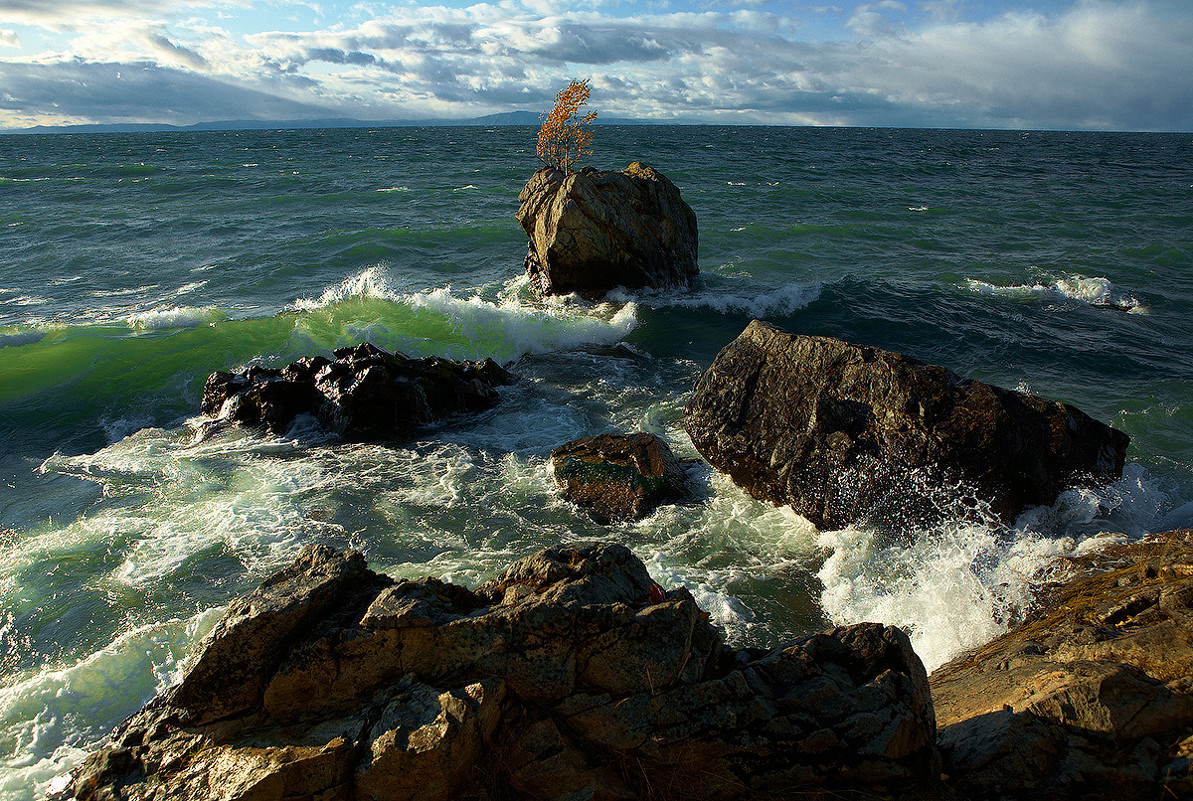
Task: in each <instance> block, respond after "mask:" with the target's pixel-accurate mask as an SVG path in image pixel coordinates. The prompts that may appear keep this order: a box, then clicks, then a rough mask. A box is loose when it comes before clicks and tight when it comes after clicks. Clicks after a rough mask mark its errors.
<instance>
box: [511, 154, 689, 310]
mask: <svg viewBox="0 0 1193 801" xmlns="http://www.w3.org/2000/svg"><path fill="white" fill-rule="evenodd" d="M518 200H519V202H520V204H521V205H520V206H519V208H518V213H517V218H518V222H519V223H520V224H521V225H522V228H523V229H524V230H525V231H526V234H527V235H528V236H529V237H530V245H529V248H528V251H527V254H526V271H527V273H528V274H529V275H530V279H531V286H532V287H533V289H534V291H535V292H537V293H538V294H540V295H567V294H570V293H572V292H579V293H581V294H584V295H597V296H599V295H603V294H604V293H605V292H606V291H608V290H610V289H614V288H616V287H619V286H623V287H628V288H631V289H636V288H640V287H654V288H667V287H678V286H687V285H688V284H689V283H690V282H691V279H692V277H693V276H695V275H696V274H697V273H698V272H699V270H698V268H697V266H696V254H697V242H698V235H697V230H696V215H695V213H693V212H692V209H691V207H690V206H688V204H687V203H685V202H684V201H683V199H682V198H681V197H680V195H679V190H678V189H677V188H676V187H675V184H673V183H671V181H670V180H668V179H667V177H666V176H664V175H663V174H662V173H660V172H658V171H657V170H655V169H653V168H652V167H648V166H645V165H643V164H639V163H638V162H634V163H633V164H630V165H629V166H628V167H626V169H625V170H624V171H622V172H616V171H607V172H602V171H598V170H595V169H593V168H592V167H586V168H584V169H583V170H581V171H580V172H576V173H565V172H563V171H562V170H559V169H555V168H553V167H547V168H544V169H542V170H539V171H538V172H536V173H535V174H534V175H533V176H532V177H531V178H530V180H529V181H528V182H527V184H526V186H525V188H524V189H523V190H522V193H521V194H520V195H519V196H518Z"/></svg>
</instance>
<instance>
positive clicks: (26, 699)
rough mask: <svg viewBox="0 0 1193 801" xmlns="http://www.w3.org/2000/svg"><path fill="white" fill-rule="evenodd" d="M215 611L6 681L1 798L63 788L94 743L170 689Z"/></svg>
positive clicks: (0, 695)
mask: <svg viewBox="0 0 1193 801" xmlns="http://www.w3.org/2000/svg"><path fill="white" fill-rule="evenodd" d="M222 612H223V610H222V609H221V608H218V607H215V608H211V609H206V610H203V611H201V612H199V613H197V614H196V615H194V616H193V617H191V618H189V619H186V620H178V619H171V620H165V621H163V622H159V623H152V624H148V625H144V626H138V627H135V628H132V629H130V630H128V631H124V632H122V633H120V634H119V635H118V636H116V637H115V638H114V639H113V640H112V641H111V642H110V643H109V644H107V645H106V646H104V647H102V648H100V649H99V650H97V651H95V652H94V653H91V654H89V655H88V656H86V657H84V658H82V659H79V660H78V661H76V662H74V663H73V664H70V665H67V666H65V667H61V668H57V669H54V668H49V667H47V668H43V669H41V670H38V671H35V672H32V673H31V674H30V675H28V677H26V678H24V679H22V680H17V681H11V680H8V681H6V682H5V686H4V687H2V688H0V753H3V754H5V756H4V757H3V759H2V762H0V764H3V766H4V771H3V772H2V773H0V795H2V796H3V797H4V798H6V799H9V801H33V799H40V798H43V797H45V795H46V794H47V793H51V792H55V791H59V790H62V789H64V788H65V784H66V781H67V779H68V778H69V772H70V770H71V769H73V768H74V767H76V766H78V765H79V764H80V763H81V762H82V761H83V758H84V757H85V756H86V755H87V753H88V751H89V750H90V749H91V748H93V747H94V745H95V744H96V743H97V742H98V741H99V740H100V738H102V737H103V736H104V735H106V734H107V733H108V732H109V731H110V730H111V729H113V728H114V727H115V726H116V725H117V724H119V723H120V722H121V721H122V720H124V719H125V718H127V717H128V716H129V715H132V714H133V713H134V712H136V711H137V710H138V709H140V708H141V707H142V706H143V705H144V704H145V703H146V702H147V701H149V700H150V699H151V698H153V696H154V695H156V694H157V693H159V692H161V691H163V690H165V689H166V688H167V687H170V686H171V685H173V684H175V683H177V681H178V680H179V679H180V678H181V675H182V673H181V671H182V669H183V667H184V666H185V664H186V660H187V657H188V656H189V655H190V653H191V652H192V651H193V650H194V647H195V645H196V644H197V643H198V642H199V640H201V639H202V637H203V636H204V635H205V634H206V633H207V632H208V631H210V630H211V628H212V627H213V626H214V625H215V623H216V621H217V620H218V619H219V617H220V615H221V614H222ZM10 679H11V677H10Z"/></svg>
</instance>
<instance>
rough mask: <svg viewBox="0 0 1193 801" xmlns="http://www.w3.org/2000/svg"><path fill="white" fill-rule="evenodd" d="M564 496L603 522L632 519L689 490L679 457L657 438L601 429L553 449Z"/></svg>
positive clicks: (681, 495) (639, 433) (643, 434)
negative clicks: (597, 432)
mask: <svg viewBox="0 0 1193 801" xmlns="http://www.w3.org/2000/svg"><path fill="white" fill-rule="evenodd" d="M551 464H552V466H553V468H554V470H555V481H556V482H557V483H558V484H559V486H560V488H561V489H562V490H563V494H564V496H565V497H566V498H567V499H568V500H570V501H572V502H573V503H575V504H576V505H577V506H580V507H582V508H584V509H586V510H587V511H588V513H589V514H590V515H591V516H592V517H593V519H595V520H596V521H597V522H599V523H608V522H612V521H620V520H633V519H636V518H639V517H643V516H645V515H648V514H650V513H651V512H652V511H654V509H655V507H657V506H658V505H659V504H661V503H665V502H667V501H674V500H678V499H679V498H682V497H683V496H684V495H685V494H686V486H687V479H686V477H685V475H684V471H683V467H681V466H680V464H679V460H678V459H676V458H675V455H674V454H673V453H672V452H671V448H670V447H668V445H667V443H666V442H663V441H662V440H661V439H659V438H658V437H655V436H652V435H651V434H646V433H643V432H637V433H634V434H598V435H597V436H594V437H584V438H582V439H576V440H572V441H571V442H569V443H567V444H565V445H560V446H559V447H558V448H556V449H555V450H553V451H551Z"/></svg>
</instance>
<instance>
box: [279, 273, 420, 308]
mask: <svg viewBox="0 0 1193 801" xmlns="http://www.w3.org/2000/svg"><path fill="white" fill-rule="evenodd" d="M351 298H389V299H396V298H397V293H396V292H395V291H394V289H393V287H392V285H391V284H390V282H389V277H388V275H387V273H386V270H385V269H384V268H383V267H381V266H380V265H376V266H373V267H369V268H368V269H366V270H363V271H361V272H359V273H357V274H356V275H353V276H350V277H348V278H345V279H344V280H343V281H341V282H340V283H338V284H336V285H335V286H331V287H328V288H327V289H325V290H323V294H322V295H320V296H319V297H318V298H298V299H297V300H295V301H294V304H293V306H292V308H294V309H296V310H298V311H313V310H315V309H322V308H326V307H327V306H331V305H334V304H336V303H343V302H344V301H346V300H349V299H351Z"/></svg>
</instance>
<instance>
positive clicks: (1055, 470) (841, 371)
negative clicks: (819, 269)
mask: <svg viewBox="0 0 1193 801" xmlns="http://www.w3.org/2000/svg"><path fill="white" fill-rule="evenodd" d="M684 427H685V428H686V429H687V431H688V434H689V435H690V436H691V438H692V443H693V444H694V445H695V446H696V449H697V450H699V451H700V453H701V454H702V455H703V456H704V457H705V458H706V459H708V461H709V462H710V463H711V464H712V465H713V466H714V467H716V468H717V469H719V470H721V471H723V472H726V473H728V474H729V476H730V477H731V478H732V479H733V481H734V482H735V483H736V484H738V486H741V487H743V488H744V489H745V490H746V491H748V492H749V493H750V494H752V495H754V496H755V497H758V498H765V499H767V500H770V501H772V502H774V503H776V504H789V505H790V506H791V507H792V508H793V509H794V510H795V511H796V512H798V513H800V514H801V515H804V516H805V517H807V518H808V519H809V520H811V521H812V522H813V523H815V524H816V525H817V526H820V527H822V528H825V527H827V528H840V527H843V526H845V525H848V524H850V523H854V522H861V521H867V520H869V521H884V520H885V521H889V522H894V523H912V524H918V523H922V522H924V521H925V520H926V519H931V518H932V517H934V516H937V515H939V514H940V513H941V512H942V511H946V510H942V509H940V508H938V507H939V505H940V504H942V503H952V502H954V501H960V502H961V504H972V503H973V502H974V501H975V496H976V500H977V501H984V502H988V503H989V504H990V506H991V508H992V509H993V510H994V511H995V512H996V513H997V514H999V515H1001V516H1003V517H1004V518H1010V517H1012V516H1014V515H1016V514H1018V513H1019V512H1020V511H1021V510H1022V509H1023V508H1024V507H1026V506H1029V505H1036V504H1050V503H1052V502H1053V501H1054V500H1055V499H1056V496H1057V495H1058V494H1059V493H1060V492H1061V491H1062V490H1064V489H1066V488H1067V487H1069V486H1072V485H1073V484H1075V483H1082V482H1089V481H1098V480H1105V479H1110V478H1117V477H1120V476H1121V475H1122V468H1123V459H1124V455H1125V451H1126V447H1127V442H1128V438H1127V435H1126V434H1124V433H1122V432H1121V431H1118V430H1116V429H1113V428H1110V427H1109V426H1107V425H1105V424H1103V423H1100V422H1098V421H1097V420H1094V419H1093V418H1091V417H1089V416H1088V415H1086V414H1084V413H1083V412H1081V411H1079V410H1078V409H1075V408H1073V407H1072V406H1069V405H1067V404H1064V403H1059V402H1056V401H1048V400H1043V399H1041V398H1036V397H1032V396H1030V395H1026V394H1024V393H1022V392H1015V391H1012V390H1007V389H1001V388H999V387H994V386H990V385H989V384H983V383H982V382H980V381H975V380H972V379H962V378H961V377H959V376H958V375H956V374H955V373H953V372H952V371H950V370H947V369H945V368H943V367H936V366H932V365H927V364H924V363H922V362H919V361H916V360H915V359H911V358H908V357H906V356H902V355H900V354H898V353H890V352H888V351H883V350H879V349H878V348H871V347H864V346H860V345H851V344H848V343H846V342H841V341H840V340H836V339H830V338H827V337H815V336H799V335H795V334H790V333H788V332H786V331H783V330H781V329H779V328H776V327H774V326H771V325H769V324H767V323H763V322H760V321H758V320H755V321H753V322H751V323H750V324H749V326H747V327H746V329H745V331H744V332H742V334H741V335H740V336H738V338H737V339H735V340H734V341H733V342H731V343H729V344H728V345H727V346H725V348H724V349H723V350H722V351H721V352H720V353H719V354H718V355H717V357H716V359H715V360H714V361H713V363H712V365H711V366H710V367H709V368H708V370H707V371H705V373H704V374H703V375H702V376H701V377H700V379H699V380H698V381H697V382H696V386H695V389H694V390H693V392H692V397H691V399H690V400H689V402H688V405H687V408H686V410H685V413H684ZM950 493H952V495H951V496H950ZM959 511H964V507H963V506H962V505H958V504H953V505H952V506H950V507H949V508H948V509H947V513H948V514H957V513H958V512H959Z"/></svg>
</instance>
